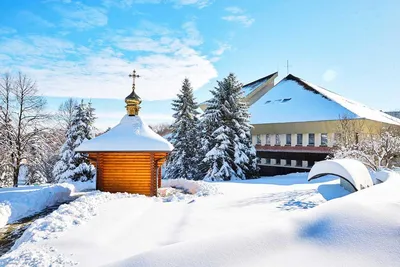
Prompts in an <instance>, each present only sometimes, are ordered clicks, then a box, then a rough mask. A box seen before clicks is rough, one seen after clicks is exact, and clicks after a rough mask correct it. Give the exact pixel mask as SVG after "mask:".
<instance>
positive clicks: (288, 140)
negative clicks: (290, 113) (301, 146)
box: [286, 134, 292, 146]
mask: <svg viewBox="0 0 400 267" xmlns="http://www.w3.org/2000/svg"><path fill="white" fill-rule="evenodd" d="M286 145H287V146H291V145H292V135H291V134H286Z"/></svg>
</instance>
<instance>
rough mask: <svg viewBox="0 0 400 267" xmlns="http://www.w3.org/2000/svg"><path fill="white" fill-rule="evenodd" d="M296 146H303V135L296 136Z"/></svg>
mask: <svg viewBox="0 0 400 267" xmlns="http://www.w3.org/2000/svg"><path fill="white" fill-rule="evenodd" d="M297 145H298V146H302V145H303V134H297Z"/></svg>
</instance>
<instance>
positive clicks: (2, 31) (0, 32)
mask: <svg viewBox="0 0 400 267" xmlns="http://www.w3.org/2000/svg"><path fill="white" fill-rule="evenodd" d="M16 32H17V30H16V29H13V28H10V27H0V35H8V34H13V33H16Z"/></svg>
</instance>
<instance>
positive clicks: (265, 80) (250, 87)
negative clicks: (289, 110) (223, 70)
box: [199, 72, 278, 111]
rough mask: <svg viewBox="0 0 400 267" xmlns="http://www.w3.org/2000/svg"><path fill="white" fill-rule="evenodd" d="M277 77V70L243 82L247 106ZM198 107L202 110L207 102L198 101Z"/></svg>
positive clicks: (260, 95) (258, 97) (268, 88)
mask: <svg viewBox="0 0 400 267" xmlns="http://www.w3.org/2000/svg"><path fill="white" fill-rule="evenodd" d="M276 77H278V72H275V73H272V74H270V75H267V76H265V77H262V78H260V79H258V80H255V81H253V82H251V83H248V84H245V85H243V87H242V90H243V93H244V96H245V100H246V102H247V104H248V105H249V106H251V105H253V104H254V103H255V102H257V100H259V99H260V98H261V97H263V96H264V95H265V94H266V93H267V92H268V91H269V90H271V88H272V87H274V85H275V79H276ZM199 106H200V108H201V109H202V110H203V111H204V110H205V109H206V107H207V103H206V102H203V103H200V105H199Z"/></svg>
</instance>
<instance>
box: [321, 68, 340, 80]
mask: <svg viewBox="0 0 400 267" xmlns="http://www.w3.org/2000/svg"><path fill="white" fill-rule="evenodd" d="M336 77H337V72H336V71H334V70H332V69H329V70H326V71H325V72H324V74H323V75H322V78H323V79H324V81H326V82H332V81H333V80H335V79H336Z"/></svg>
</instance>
